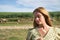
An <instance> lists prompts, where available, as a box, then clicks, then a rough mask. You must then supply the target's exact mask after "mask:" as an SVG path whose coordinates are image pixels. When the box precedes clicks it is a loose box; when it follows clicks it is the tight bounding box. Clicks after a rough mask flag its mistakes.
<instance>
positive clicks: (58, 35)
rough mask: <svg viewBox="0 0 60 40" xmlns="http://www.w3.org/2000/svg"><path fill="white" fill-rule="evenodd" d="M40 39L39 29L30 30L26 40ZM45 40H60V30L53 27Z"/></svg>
mask: <svg viewBox="0 0 60 40" xmlns="http://www.w3.org/2000/svg"><path fill="white" fill-rule="evenodd" d="M39 38H40V34H39V32H38V30H37V28H33V29H30V30H29V31H28V35H27V38H26V40H37V39H39ZM43 40H60V28H54V27H51V28H50V29H49V31H48V33H47V34H46V35H45V36H44V37H43Z"/></svg>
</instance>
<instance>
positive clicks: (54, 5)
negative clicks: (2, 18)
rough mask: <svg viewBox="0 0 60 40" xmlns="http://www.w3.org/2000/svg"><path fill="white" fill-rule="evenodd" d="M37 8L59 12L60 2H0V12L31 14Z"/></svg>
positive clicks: (20, 0)
mask: <svg viewBox="0 0 60 40" xmlns="http://www.w3.org/2000/svg"><path fill="white" fill-rule="evenodd" d="M37 7H44V8H46V10H48V11H60V0H0V12H32V11H33V10H34V9H35V8H37Z"/></svg>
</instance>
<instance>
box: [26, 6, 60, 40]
mask: <svg viewBox="0 0 60 40" xmlns="http://www.w3.org/2000/svg"><path fill="white" fill-rule="evenodd" d="M33 14H34V28H32V29H30V30H29V32H28V35H27V39H26V40H60V29H59V28H54V27H52V21H51V18H50V16H49V14H48V12H47V11H46V9H45V8H43V7H38V8H36V9H35V10H34V11H33Z"/></svg>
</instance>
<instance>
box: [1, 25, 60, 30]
mask: <svg viewBox="0 0 60 40" xmlns="http://www.w3.org/2000/svg"><path fill="white" fill-rule="evenodd" d="M53 27H60V25H59V26H58V25H56V26H53ZM29 28H33V26H31V25H29V26H25V25H23V26H0V29H29Z"/></svg>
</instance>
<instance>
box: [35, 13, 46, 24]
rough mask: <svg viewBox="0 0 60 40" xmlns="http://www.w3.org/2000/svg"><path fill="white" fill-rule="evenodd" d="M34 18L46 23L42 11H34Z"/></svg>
mask: <svg viewBox="0 0 60 40" xmlns="http://www.w3.org/2000/svg"><path fill="white" fill-rule="evenodd" d="M34 20H35V22H36V23H37V24H44V22H45V18H44V16H43V15H42V14H41V13H40V12H34Z"/></svg>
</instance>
